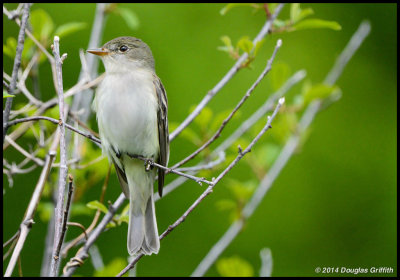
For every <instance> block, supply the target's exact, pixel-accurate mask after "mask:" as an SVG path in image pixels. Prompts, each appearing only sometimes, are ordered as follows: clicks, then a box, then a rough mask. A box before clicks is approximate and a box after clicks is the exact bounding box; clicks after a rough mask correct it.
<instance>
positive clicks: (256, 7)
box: [219, 3, 262, 16]
mask: <svg viewBox="0 0 400 280" xmlns="http://www.w3.org/2000/svg"><path fill="white" fill-rule="evenodd" d="M237 7H251V8H253V9H254V10H253V11H257V10H259V9H262V4H257V3H229V4H227V5H226V6H225V7H223V8H222V9H221V10H220V11H219V13H220V14H221V15H222V16H223V15H226V13H227V12H228V11H230V10H231V9H233V8H237Z"/></svg>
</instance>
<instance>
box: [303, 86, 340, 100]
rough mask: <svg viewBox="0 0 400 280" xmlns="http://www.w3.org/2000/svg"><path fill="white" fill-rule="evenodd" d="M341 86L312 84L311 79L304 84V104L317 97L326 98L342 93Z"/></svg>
mask: <svg viewBox="0 0 400 280" xmlns="http://www.w3.org/2000/svg"><path fill="white" fill-rule="evenodd" d="M340 92H341V91H340V88H339V87H338V86H336V85H333V86H331V85H326V84H323V83H321V84H316V85H312V84H311V82H310V81H307V82H305V83H304V84H303V88H302V97H303V102H304V106H307V105H308V104H309V103H310V102H312V101H313V100H316V99H326V98H328V97H330V96H332V95H340Z"/></svg>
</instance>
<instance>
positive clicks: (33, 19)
mask: <svg viewBox="0 0 400 280" xmlns="http://www.w3.org/2000/svg"><path fill="white" fill-rule="evenodd" d="M29 22H30V25H31V26H32V35H33V36H34V37H35V38H36V39H37V40H38V41H39V42H40V43H41V44H42V45H43V46H44V47H45V48H48V47H49V46H50V44H51V42H52V41H53V37H54V36H55V35H57V36H59V37H60V38H63V37H66V36H68V35H70V34H73V33H75V32H77V31H79V30H82V29H84V28H85V27H86V23H84V22H69V23H66V24H63V25H60V26H59V27H57V28H55V25H54V22H53V19H52V18H51V16H50V15H49V14H48V13H47V12H46V11H45V10H43V9H35V10H33V11H32V12H31V13H30V15H29ZM54 30H55V31H54ZM16 47H17V41H16V39H15V38H13V37H9V38H7V40H6V43H5V44H3V53H4V54H5V55H7V56H9V57H10V58H12V59H14V57H15V54H16ZM36 51H37V47H36V45H35V44H34V42H33V41H32V40H31V39H30V38H29V37H26V38H25V43H24V49H23V51H22V57H21V63H22V64H23V65H27V63H28V61H29V60H31V59H32V57H33V55H34V54H35V52H36ZM44 60H45V55H44V54H43V53H41V54H40V57H39V63H42V62H43V61H44Z"/></svg>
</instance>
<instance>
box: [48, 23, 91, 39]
mask: <svg viewBox="0 0 400 280" xmlns="http://www.w3.org/2000/svg"><path fill="white" fill-rule="evenodd" d="M85 27H86V23H85V22H69V23H66V24H63V25H60V26H59V27H57V29H56V31H55V32H54V35H57V36H58V37H60V38H62V37H65V36H68V35H69V34H71V33H74V32H77V31H79V30H81V29H84V28H85Z"/></svg>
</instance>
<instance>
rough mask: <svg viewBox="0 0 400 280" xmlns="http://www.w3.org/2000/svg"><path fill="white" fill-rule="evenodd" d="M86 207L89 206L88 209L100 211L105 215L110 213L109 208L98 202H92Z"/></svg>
mask: <svg viewBox="0 0 400 280" xmlns="http://www.w3.org/2000/svg"><path fill="white" fill-rule="evenodd" d="M86 206H87V207H88V208H90V209H94V210H100V211H101V212H103V213H104V214H107V212H108V209H107V207H106V206H105V205H104V204H103V203H101V202H99V201H98V200H93V201H90V202H88V203H87V204H86Z"/></svg>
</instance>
